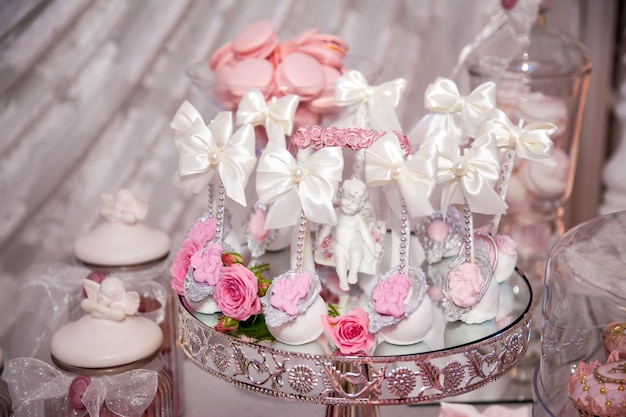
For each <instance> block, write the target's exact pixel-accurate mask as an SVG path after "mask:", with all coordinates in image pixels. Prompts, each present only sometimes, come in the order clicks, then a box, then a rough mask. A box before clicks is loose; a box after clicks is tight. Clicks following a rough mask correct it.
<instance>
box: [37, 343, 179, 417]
mask: <svg viewBox="0 0 626 417" xmlns="http://www.w3.org/2000/svg"><path fill="white" fill-rule="evenodd" d="M55 364H56V365H57V368H58V369H59V370H61V371H64V372H67V373H68V374H66V375H69V376H70V377H71V379H69V381H71V382H70V383H69V385H68V387H67V394H66V395H64V396H58V397H54V398H50V399H48V400H46V401H45V405H44V410H45V414H44V415H45V416H55V417H64V416H68V417H69V416H74V415H76V414H75V413H76V412H77V411H80V410H84V407H85V405H84V404H83V403H82V401H81V400H82V397H83V394H84V393H85V389H86V388H87V387H88V386H89V385H90V384H92V383H93V382H94V381H97V379H98V378H102V377H105V376H106V377H108V378H109V380H108V381H107V382H108V383H109V384H111V385H109V386H108V387H107V397H105V400H104V402H103V403H102V405H101V408H100V416H101V417H115V416H118V415H119V414H116V413H115V412H114V411H113V410H111V409H110V408H109V406H108V405H107V400H109V398H111V399H113V397H112V396H111V394H110V392H111V389H114V390H115V389H120V388H122V384H123V383H122V381H124V380H126V378H129V375H130V374H129V373H130V372H131V371H133V370H135V371H136V370H143V371H153V372H155V373H156V375H157V385H156V392H155V394H154V399H152V401H151V402H150V404H149V405H148V406H147V408H146V409H145V410H144V411H143V413H142V414H141V417H171V416H173V414H172V410H173V404H172V388H173V387H172V380H171V373H170V372H169V371H168V370H167V368H166V367H165V362H164V360H163V357H162V355H161V354H160V353H158V352H157V353H156V356H153V357H152V358H146V359H145V360H141V361H137V362H134V363H131V364H128V365H123V366H118V367H112V368H100V369H89V368H77V367H72V366H67V365H65V364H63V363H60V362H58V361H55ZM135 377H136V379H135V381H137V380H138V379H139V378H141V376H138V375H135ZM129 379H130V378H129ZM111 381H112V382H111ZM116 383H117V385H116ZM137 385H138V384H137V383H135V385H134V387H133V389H136V387H137ZM122 389H123V388H122ZM139 391H142V389H139ZM126 393H127V394H126V395H120V397H121V398H126V399H127V400H128V401H129V403H131V402H133V397H132V396H131V395H130V394H128V391H126ZM141 395H143V394H142V393H140V394H138V395H137V398H140V397H141ZM109 401H110V400H109ZM111 408H113V407H111Z"/></svg>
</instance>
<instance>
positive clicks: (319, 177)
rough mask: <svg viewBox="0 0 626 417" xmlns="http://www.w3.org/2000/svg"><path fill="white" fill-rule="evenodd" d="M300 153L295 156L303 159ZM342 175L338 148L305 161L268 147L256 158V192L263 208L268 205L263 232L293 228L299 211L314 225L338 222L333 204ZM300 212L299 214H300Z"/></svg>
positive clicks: (341, 160) (279, 149) (276, 146)
mask: <svg viewBox="0 0 626 417" xmlns="http://www.w3.org/2000/svg"><path fill="white" fill-rule="evenodd" d="M303 153H306V152H302V151H300V152H299V153H298V155H299V156H300V155H302V154H303ZM342 172H343V153H342V151H341V148H339V147H329V148H323V149H320V150H319V151H317V152H315V153H313V154H312V155H311V157H310V158H308V160H306V161H301V160H296V159H295V158H294V157H293V156H292V155H291V153H289V151H287V150H286V149H285V148H284V147H281V146H280V145H277V144H274V143H271V142H270V143H268V145H267V147H266V148H265V150H264V151H263V153H262V154H261V157H260V158H259V165H258V167H257V171H256V190H257V194H258V196H259V200H260V201H261V202H262V203H263V204H271V203H273V205H272V206H271V207H270V209H269V211H268V213H267V218H266V220H265V228H266V229H278V228H281V227H287V226H291V225H294V224H296V223H297V222H298V220H299V219H300V214H301V211H302V212H304V215H305V216H306V217H307V219H310V220H312V221H314V222H317V223H324V224H325V223H330V224H335V223H336V222H337V215H336V214H335V210H334V208H333V204H332V198H333V197H334V196H335V194H336V192H337V189H338V187H339V182H340V181H341V178H342ZM300 208H301V210H300Z"/></svg>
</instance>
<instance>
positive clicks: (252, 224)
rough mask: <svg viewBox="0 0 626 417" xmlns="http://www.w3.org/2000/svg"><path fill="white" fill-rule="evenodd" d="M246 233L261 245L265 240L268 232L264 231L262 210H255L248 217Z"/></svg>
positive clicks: (263, 213)
mask: <svg viewBox="0 0 626 417" xmlns="http://www.w3.org/2000/svg"><path fill="white" fill-rule="evenodd" d="M248 233H249V234H250V237H251V238H252V239H253V240H254V241H256V242H259V243H263V242H264V241H265V239H267V236H268V235H269V234H270V231H269V230H266V229H265V212H264V211H263V210H259V209H256V210H254V211H253V212H252V214H251V215H250V220H248Z"/></svg>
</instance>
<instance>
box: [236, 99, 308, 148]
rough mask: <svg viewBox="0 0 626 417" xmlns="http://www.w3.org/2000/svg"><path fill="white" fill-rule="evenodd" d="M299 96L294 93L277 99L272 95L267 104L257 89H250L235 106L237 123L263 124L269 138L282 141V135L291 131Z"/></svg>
mask: <svg viewBox="0 0 626 417" xmlns="http://www.w3.org/2000/svg"><path fill="white" fill-rule="evenodd" d="M299 103H300V97H299V96H298V95H296V94H289V95H287V96H284V97H281V98H279V99H277V98H276V97H273V98H272V100H271V101H270V102H269V104H268V103H267V102H266V101H265V96H263V93H261V91H260V90H259V89H256V88H253V89H250V90H248V91H247V92H246V94H244V96H243V97H242V98H241V101H240V102H239V107H238V108H237V114H236V121H237V124H238V125H241V124H244V123H250V124H251V125H253V126H260V125H263V126H265V131H266V132H267V137H268V139H269V140H279V141H284V137H285V136H286V135H287V136H289V135H291V133H292V132H293V121H294V119H295V117H296V109H297V108H298V104H299Z"/></svg>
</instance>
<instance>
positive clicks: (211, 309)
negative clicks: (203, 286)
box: [185, 295, 221, 314]
mask: <svg viewBox="0 0 626 417" xmlns="http://www.w3.org/2000/svg"><path fill="white" fill-rule="evenodd" d="M185 299H186V300H187V304H189V307H191V308H192V309H193V310H194V311H197V312H198V313H202V314H213V313H217V312H219V311H221V310H220V308H219V307H218V306H217V301H215V298H214V297H213V296H212V295H209V296H208V297H207V298H205V299H204V300H202V301H200V302H197V303H194V302H192V301H189V298H187V296H186V295H185Z"/></svg>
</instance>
